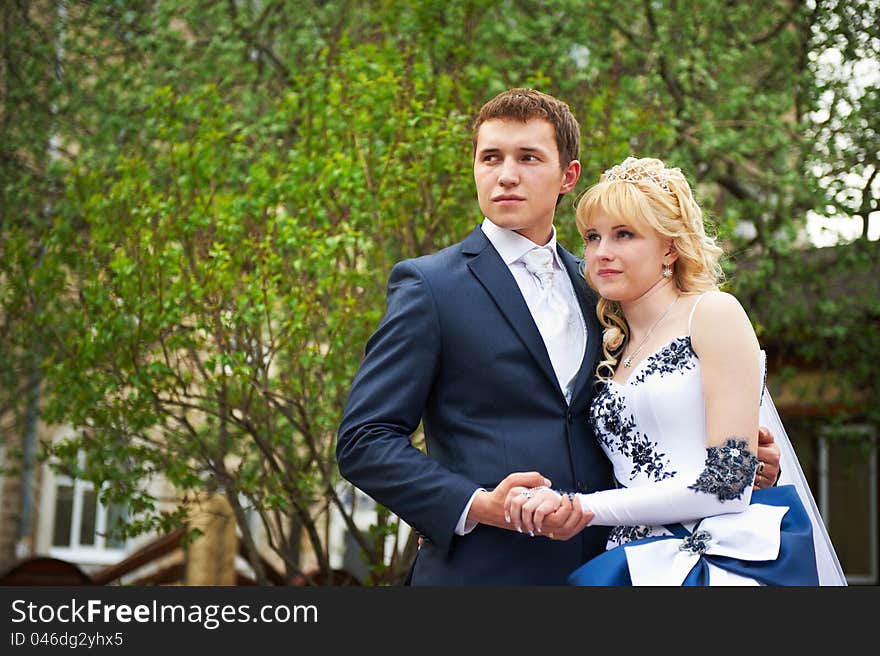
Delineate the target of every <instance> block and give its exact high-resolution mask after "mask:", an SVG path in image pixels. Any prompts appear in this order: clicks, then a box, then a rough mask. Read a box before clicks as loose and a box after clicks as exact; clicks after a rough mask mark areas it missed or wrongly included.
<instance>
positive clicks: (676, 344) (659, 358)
mask: <svg viewBox="0 0 880 656" xmlns="http://www.w3.org/2000/svg"><path fill="white" fill-rule="evenodd" d="M695 359H696V356H694V352H693V350H692V349H691V338H690V337H689V336H687V335H685V336H684V337H679V338H677V339H674V340H672V341H671V342H669V344H667V345H666V346H664V347H663V348H662V349H660V350H659V351H657V352H656V353H654V354H653V355H650V356H648V359H647V360H646V361H645V366H644V367H643V368H642V370H641V371H640V372H639V373H638V375H637V376H635V377H634V378H633V383H635V384H638V383H644V382H645V379H646V378H647V377H648V376H650V375H651V374H654V373H659V374H660V377H661V378H662V377H663V376H665V375H666V374H671V373H673V372H676V371H687V370H688V369H693V368H694V367H695V366H696V362H695Z"/></svg>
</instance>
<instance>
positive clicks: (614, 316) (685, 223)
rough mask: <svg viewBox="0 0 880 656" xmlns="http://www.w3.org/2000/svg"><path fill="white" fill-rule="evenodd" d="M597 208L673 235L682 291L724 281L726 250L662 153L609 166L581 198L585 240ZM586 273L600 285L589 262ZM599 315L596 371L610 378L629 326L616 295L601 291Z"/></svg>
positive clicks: (580, 224)
mask: <svg viewBox="0 0 880 656" xmlns="http://www.w3.org/2000/svg"><path fill="white" fill-rule="evenodd" d="M599 212H603V213H605V214H606V215H607V216H609V217H611V218H612V219H619V220H621V221H622V222H624V223H628V224H630V225H633V226H634V227H642V228H643V227H645V226H647V227H649V228H651V229H652V230H654V231H656V232H657V233H658V234H659V235H660V236H661V237H664V238H666V239H671V240H672V246H673V248H674V249H675V251H676V252H677V253H678V258H677V259H676V261H675V262H674V263H673V264H672V268H673V278H672V280H673V282H674V283H675V286H676V287H678V289H679V290H680V291H681V292H682V293H685V294H693V293H698V292H702V291H708V290H710V289H715V288H716V287H717V286H718V283H719V282H720V281H721V279H722V277H723V274H722V271H721V263H720V260H721V255H722V250H721V248H720V247H719V246H718V245H717V244H716V243H715V240H714V239H713V238H712V237H711V236H709V235H707V234H706V228H705V226H704V221H703V212H702V210H701V209H700V206H699V205H697V202H696V200H694V196H693V193H692V192H691V188H690V185H688V182H687V180H686V179H685V177H684V175H683V174H682V172H681V171H680V170H679V169H677V168H667V167H666V165H665V164H664V163H663V162H662V161H661V160H659V159H653V158H649V157H645V158H641V159H637V158H635V157H628V158H627V159H626V160H624V161H623V162H622V163H621V164H618V165H616V166H613V167H612V168H610V169H608V170H607V171H605V172H604V173H603V174H602V176H601V177H600V178H599V182H598V183H597V184H595V185H593V186H592V187H590V188H589V189H587V191H586V192H584V194H583V196H581V199H580V200H579V201H578V206H577V227H578V231H579V232H580V234H581V237H583V238H584V241H585V243H586V234H587V230H588V229H589V228H590V227H591V226H592V224H593V221H594V219H595V216H596V215H597V214H598V213H599ZM658 275H659V272H658ZM584 277H585V278H586V281H587V283H588V284H589V285H590V287H592V288H593V289H596V286H595V284H594V283H593V281H592V280H591V279H590V274H589V270H588V269H586V268H585V271H584ZM596 315H597V316H598V317H599V323H601V324H602V327H603V333H602V354H603V356H604V359H602V360H601V361H600V362H599V365H598V366H597V367H596V375H597V376H598V377H599V379H600V380H608V379H609V378H610V377H611V376H613V375H614V369H615V366H616V365H617V361H618V356H619V354H620V353H621V352H622V350H623V347H624V346H625V345H626V341H627V340H628V339H629V326H628V325H627V323H626V319H625V318H624V316H623V312H622V311H621V309H620V304H619V303H618V302H617V301H611V300H608V299H605V298H601V297H600V299H599V303H598V304H597V306H596ZM603 372H604V375H603Z"/></svg>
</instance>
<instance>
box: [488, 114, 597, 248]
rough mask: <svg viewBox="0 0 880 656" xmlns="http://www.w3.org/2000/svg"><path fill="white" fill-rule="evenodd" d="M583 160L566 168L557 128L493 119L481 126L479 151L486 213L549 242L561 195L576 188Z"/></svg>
mask: <svg viewBox="0 0 880 656" xmlns="http://www.w3.org/2000/svg"><path fill="white" fill-rule="evenodd" d="M579 175H580V163H579V162H578V161H576V160H575V161H572V162H569V163H568V164H567V165H566V166H564V167H563V166H561V165H560V162H559V149H558V147H557V145H556V136H555V133H554V130H553V126H552V125H551V124H550V123H549V122H548V121H545V120H544V119H540V118H535V119H530V120H528V121H526V122H522V121H517V120H507V119H491V120H488V121H486V122H484V123H483V124H482V125H481V126H480V131H479V133H478V135H477V145H476V149H475V152H474V181H475V182H476V185H477V199H478V200H479V203H480V209H481V210H483V214H484V215H485V216H487V217H489V219H491V221H492V222H493V223H495V224H496V225H498V226H501V227H502V228H508V229H509V230H514V231H516V232H518V233H519V234H521V235H522V236H523V237H526V238H527V239H530V240H532V241H533V242H535V243H536V244H540V245H544V244H546V243H547V242H548V241H549V239H550V236H551V234H552V230H551V226H552V225H553V215H554V213H555V211H556V199H557V197H558V196H559V195H560V194H564V193H567V192H569V191H571V190H572V189H573V188H574V186H575V184H576V183H577V179H578V176H579Z"/></svg>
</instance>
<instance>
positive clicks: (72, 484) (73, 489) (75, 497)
mask: <svg viewBox="0 0 880 656" xmlns="http://www.w3.org/2000/svg"><path fill="white" fill-rule="evenodd" d="M54 488H55V504H54V505H55V512H54V517H53V520H52V542H51V546H50V547H49V554H50V555H52V556H54V557H56V558H62V559H64V560H68V561H71V562H77V563H94V564H105V563H113V562H116V561H117V560H119V558H120V556H122V555H124V550H125V540H123V539H121V538H120V537H119V535H118V532H117V531H113V529H114V528H115V527H118V526H119V523H120V522H124V521H125V518H126V510H125V508H124V507H123V506H120V505H117V504H110V505H109V506H105V505H104V504H103V503H101V501H100V499H99V498H98V494H97V492H96V491H95V488H94V486H93V485H92V483H90V482H87V481H79V480H72V479H70V478H69V477H67V476H57V475H56V476H55V485H54Z"/></svg>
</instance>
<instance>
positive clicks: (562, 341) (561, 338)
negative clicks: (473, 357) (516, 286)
mask: <svg viewBox="0 0 880 656" xmlns="http://www.w3.org/2000/svg"><path fill="white" fill-rule="evenodd" d="M520 261H521V262H522V263H523V264H524V265H525V268H526V270H527V271H528V272H529V273H531V274H532V275H533V276H534V278H535V281H536V284H537V286H538V296H537V298H536V299H534V300H533V301H532V302H531V303H528V301H529V299H528V297H527V298H526V302H527V304H528V305H529V310H531V312H532V317H533V318H534V319H535V324H536V325H537V326H538V330H539V331H540V333H541V337H542V338H543V339H544V345H545V346H546V347H547V354H548V355H549V356H550V362H551V364H552V365H553V371H554V372H555V373H556V378H557V379H558V380H559V386H560V387H561V388H562V390H563V392H564V393H565V396H566V399H568V398H569V396H570V393H571V390H570V388H569V385H570V384H571V381H572V379H573V378H574V377H575V375H576V374H577V372H578V369H579V368H580V364H581V363H580V360H578V359H576V358H572V357H571V345H572V344H576V343H577V334H576V332H575V323H576V322H574V321H572V317H571V309H570V307H569V302H568V301H566V299H565V297H564V296H563V295H562V293H561V291H560V289H559V285H558V284H557V283H558V281H556V280H555V277H556V274H557V273H561V274H563V273H564V272H563V271H558V272H557V271H556V267H555V266H554V261H555V258H554V257H553V253H552V252H550V250H549V249H547V248H546V247H537V248H533V249H532V250H530V251H528V252H527V253H525V254H524V255H523V256H522V257H521V258H520Z"/></svg>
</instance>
